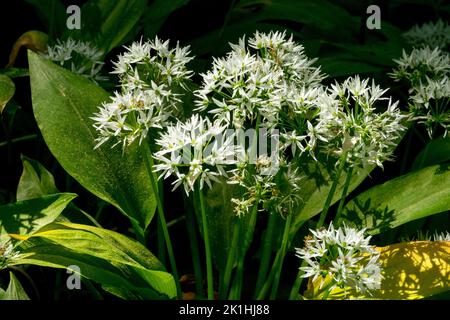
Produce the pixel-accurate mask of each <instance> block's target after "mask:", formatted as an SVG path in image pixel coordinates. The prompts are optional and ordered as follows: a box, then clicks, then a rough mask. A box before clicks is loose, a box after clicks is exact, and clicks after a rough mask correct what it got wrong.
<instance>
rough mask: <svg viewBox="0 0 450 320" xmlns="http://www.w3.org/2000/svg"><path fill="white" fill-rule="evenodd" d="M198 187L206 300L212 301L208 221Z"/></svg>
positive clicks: (201, 193)
mask: <svg viewBox="0 0 450 320" xmlns="http://www.w3.org/2000/svg"><path fill="white" fill-rule="evenodd" d="M197 187H198V191H197V192H198V197H199V202H200V212H201V216H202V225H203V238H204V241H205V254H206V278H207V284H208V300H214V283H213V267H212V256H211V245H210V242H209V231H208V220H207V218H206V210H205V201H204V199H203V192H202V190H200V184H198V185H197Z"/></svg>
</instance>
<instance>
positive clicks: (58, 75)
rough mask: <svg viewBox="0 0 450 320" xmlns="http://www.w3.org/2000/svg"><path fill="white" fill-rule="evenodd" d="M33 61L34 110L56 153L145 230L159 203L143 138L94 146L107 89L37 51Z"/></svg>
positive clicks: (75, 175)
mask: <svg viewBox="0 0 450 320" xmlns="http://www.w3.org/2000/svg"><path fill="white" fill-rule="evenodd" d="M29 63H30V77H31V93H32V102H33V110H34V115H35V117H36V120H37V123H38V125H39V128H40V130H41V132H42V135H43V137H44V140H45V142H46V143H47V145H48V147H49V149H50V151H51V152H52V154H53V155H54V156H55V157H56V159H57V160H58V161H59V163H60V164H61V165H62V167H63V168H64V169H65V170H66V171H67V172H68V173H69V174H70V175H71V176H72V177H73V178H74V179H75V180H77V181H78V182H79V183H80V184H81V185H82V186H83V187H85V188H86V189H87V190H89V191H90V192H92V193H93V194H95V195H96V196H98V197H99V198H101V199H103V200H105V201H107V202H109V203H111V204H113V205H114V206H116V207H117V208H118V209H119V210H120V211H122V212H123V213H124V214H125V215H127V216H128V217H129V218H130V219H132V221H134V222H136V224H138V225H139V226H140V228H141V229H142V230H144V229H145V228H146V227H147V226H148V224H149V223H150V221H151V219H152V217H153V215H154V213H155V208H156V203H155V198H154V195H153V192H152V190H151V187H150V183H149V181H148V180H149V179H148V174H147V171H146V168H145V164H144V160H143V156H142V154H141V152H140V150H139V146H138V144H137V143H136V144H134V145H132V146H130V147H129V148H127V150H126V151H125V152H123V153H122V150H121V149H120V148H114V149H111V145H106V144H105V145H104V146H102V147H100V148H98V149H95V150H94V146H95V144H96V143H95V141H94V140H95V138H96V137H97V134H96V132H95V129H94V127H93V120H91V119H90V117H92V116H93V114H94V113H95V112H97V109H98V106H100V105H101V103H102V102H104V101H106V100H108V98H109V95H108V93H107V92H105V91H104V90H103V89H101V88H100V87H98V86H96V85H95V84H93V83H92V82H90V81H88V80H87V79H85V78H83V77H81V76H78V75H75V74H73V73H72V72H70V71H68V70H65V69H63V68H61V67H59V66H56V65H54V64H53V63H51V62H49V61H47V60H46V59H44V58H42V57H40V56H38V55H37V54H35V53H33V52H29Z"/></svg>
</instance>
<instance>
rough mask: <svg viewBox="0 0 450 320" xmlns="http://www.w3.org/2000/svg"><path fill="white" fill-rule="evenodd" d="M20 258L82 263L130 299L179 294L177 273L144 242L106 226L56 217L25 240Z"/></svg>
mask: <svg viewBox="0 0 450 320" xmlns="http://www.w3.org/2000/svg"><path fill="white" fill-rule="evenodd" d="M20 253H21V254H20V256H19V257H18V258H16V259H15V260H14V264H16V265H19V264H20V265H21V264H33V265H39V266H45V267H52V268H67V267H69V266H71V265H76V266H78V267H79V268H80V272H81V275H82V276H83V277H86V278H88V279H90V280H93V281H96V282H98V283H100V284H101V285H102V287H103V288H104V289H105V290H107V291H109V292H111V293H113V294H115V295H117V296H119V297H122V298H126V299H157V298H174V297H175V296H176V287H175V282H174V279H173V277H172V276H171V275H170V274H169V273H167V272H165V270H164V267H163V266H162V264H161V263H160V262H159V261H158V260H157V259H156V257H155V256H154V255H153V254H152V253H151V252H149V251H148V250H147V249H146V248H145V247H144V246H142V245H141V244H140V243H138V242H136V241H134V240H131V239H128V238H127V237H125V236H123V235H121V234H119V233H116V232H113V231H109V230H105V229H102V228H97V227H91V226H86V225H80V224H74V223H64V222H61V223H54V224H52V225H49V226H47V227H46V228H44V229H42V230H41V231H40V232H38V233H35V234H34V235H31V236H30V237H28V238H27V240H26V241H24V242H23V243H22V244H21V249H20Z"/></svg>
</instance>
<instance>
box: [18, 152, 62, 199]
mask: <svg viewBox="0 0 450 320" xmlns="http://www.w3.org/2000/svg"><path fill="white" fill-rule="evenodd" d="M22 165H23V171H22V175H21V176H20V180H19V185H18V187H17V193H16V199H17V201H23V200H28V199H33V198H38V197H41V196H43V195H47V194H53V193H58V192H59V191H58V189H57V188H56V186H55V179H54V178H53V176H52V174H51V173H50V172H48V170H47V169H45V168H44V166H42V165H41V164H40V163H39V162H37V161H35V160H33V159H30V158H27V157H25V156H22Z"/></svg>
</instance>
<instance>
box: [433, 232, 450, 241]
mask: <svg viewBox="0 0 450 320" xmlns="http://www.w3.org/2000/svg"><path fill="white" fill-rule="evenodd" d="M433 241H450V233H449V232H448V231H446V232H441V233H437V232H435V233H434V234H433Z"/></svg>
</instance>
